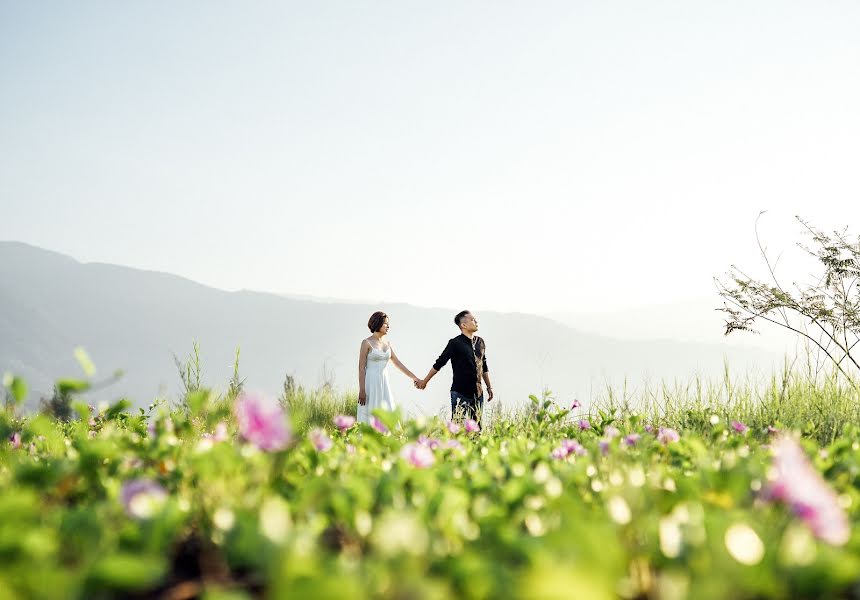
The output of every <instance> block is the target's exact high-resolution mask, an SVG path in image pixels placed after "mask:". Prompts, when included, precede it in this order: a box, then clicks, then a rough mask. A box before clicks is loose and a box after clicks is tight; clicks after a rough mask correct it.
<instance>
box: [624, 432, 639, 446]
mask: <svg viewBox="0 0 860 600" xmlns="http://www.w3.org/2000/svg"><path fill="white" fill-rule="evenodd" d="M640 437H641V436H640V435H639V434H638V433H631V434H630V435H628V436H625V438H624V444H625V445H626V446H635V445H636V442H638V441H639V438H640Z"/></svg>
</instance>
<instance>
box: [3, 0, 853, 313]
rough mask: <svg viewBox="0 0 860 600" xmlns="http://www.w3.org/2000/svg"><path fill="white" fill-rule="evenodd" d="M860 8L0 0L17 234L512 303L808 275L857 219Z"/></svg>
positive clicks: (36, 240)
mask: <svg viewBox="0 0 860 600" xmlns="http://www.w3.org/2000/svg"><path fill="white" fill-rule="evenodd" d="M858 31H860V3H858V2H856V1H855V0H850V1H836V0H834V1H827V2H811V1H810V2H792V1H787V0H773V1H769V0H761V1H757V2H748V1H726V2H694V1H690V0H679V1H676V2H667V1H659V0H655V1H651V2H636V1H632V0H631V1H629V2H616V1H611V0H610V1H607V0H595V1H593V2H569V1H563V2H550V1H547V2H541V3H531V2H501V1H498V0H493V1H490V2H470V1H465V2H460V1H458V2H432V3H430V2H407V1H402V0H397V1H391V2H384V1H374V2H355V1H354V0H350V1H346V2H255V3H242V2H215V1H206V2H202V1H200V2H183V3H178V2H158V1H152V2H145V3H144V2H138V3H130V2H78V3H66V2H38V3H35V2H11V1H8V0H0V239H4V240H19V241H24V242H27V243H31V244H34V245H37V246H41V247H45V248H49V249H52V250H56V251H59V252H63V253H65V254H69V255H71V256H73V257H75V258H77V259H78V260H81V261H85V262H90V261H93V262H109V263H116V264H121V265H127V266H132V267H138V268H143V269H151V270H158V271H167V272H171V273H175V274H178V275H182V276H184V277H188V278H191V279H194V280H196V281H199V282H201V283H204V284H207V285H211V286H214V287H218V288H222V289H228V290H236V289H254V290H261V291H271V292H276V293H286V294H303V295H311V296H317V297H328V298H340V299H353V300H363V301H386V302H408V303H411V304H416V305H421V306H444V307H463V306H466V307H470V308H472V309H473V310H475V309H492V310H501V311H517V312H532V313H545V312H559V311H563V312H577V311H579V312H589V311H591V312H594V311H606V310H615V309H622V308H630V307H638V306H646V305H651V304H671V303H673V302H679V301H684V300H685V299H689V298H699V299H700V298H703V297H711V296H713V297H714V298H715V299H716V292H715V289H714V282H713V277H715V276H720V275H721V274H723V273H724V272H725V271H726V270H727V269H728V268H729V266H730V265H732V264H737V265H739V266H741V267H742V268H744V269H745V270H747V271H749V272H750V273H751V274H754V275H759V276H760V275H763V264H762V262H761V257H760V256H759V250H758V247H757V245H756V237H755V230H754V226H755V223H756V217H757V216H758V215H759V213H760V212H761V211H764V210H766V211H767V213H765V215H764V216H763V217H762V219H761V220H760V221H759V233H760V235H761V236H762V239H763V241H764V242H765V243H766V244H767V246H768V251H769V252H772V253H774V254H779V253H781V252H784V253H785V256H784V258H783V259H782V261H781V263H780V269H782V271H780V272H781V273H785V276H786V277H787V278H788V279H791V280H793V279H795V278H798V277H801V278H802V277H805V276H806V275H808V274H810V273H811V272H812V271H811V266H810V265H809V264H808V261H807V262H806V263H804V262H803V260H802V256H801V255H800V252H799V250H798V249H797V248H796V247H795V243H796V242H797V241H800V240H801V239H802V236H801V227H800V225H799V224H798V223H797V222H796V221H795V220H794V219H795V215H800V216H802V217H804V218H806V219H808V220H810V221H811V222H813V223H814V224H815V225H817V226H819V227H821V228H823V229H825V230H831V229H837V228H839V229H841V228H842V227H845V226H848V227H851V226H852V225H854V226H855V227H854V229H853V231H854V232H856V233H860V228H858V227H856V225H857V224H858V222H860V219H858V217H860V203H858V198H860V169H858V159H860V108H858V107H860V36H858V35H857V32H858Z"/></svg>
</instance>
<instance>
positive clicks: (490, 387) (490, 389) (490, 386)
mask: <svg viewBox="0 0 860 600" xmlns="http://www.w3.org/2000/svg"><path fill="white" fill-rule="evenodd" d="M484 383H485V384H486V386H485V387H486V388H487V402H489V401H490V400H492V399H493V384H492V383H490V374H489V373H487V372H486V371H484Z"/></svg>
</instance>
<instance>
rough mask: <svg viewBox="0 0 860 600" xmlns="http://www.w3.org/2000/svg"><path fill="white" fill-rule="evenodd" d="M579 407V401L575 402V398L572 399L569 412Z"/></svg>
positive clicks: (580, 404)
mask: <svg viewBox="0 0 860 600" xmlns="http://www.w3.org/2000/svg"><path fill="white" fill-rule="evenodd" d="M580 406H582V403H581V402H580V401H579V400H577V399H576V398H574V399H573V402H572V403H571V405H570V410H576V409H577V408H579V407H580Z"/></svg>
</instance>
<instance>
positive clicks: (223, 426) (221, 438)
mask: <svg viewBox="0 0 860 600" xmlns="http://www.w3.org/2000/svg"><path fill="white" fill-rule="evenodd" d="M229 438H230V434H228V433H227V423H225V422H224V421H221V422H220V423H218V424H217V425H216V426H215V431H213V432H212V433H204V434H203V439H204V440H212V441H213V442H215V443H216V444H217V443H218V442H226V441H227V440H228V439H229Z"/></svg>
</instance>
